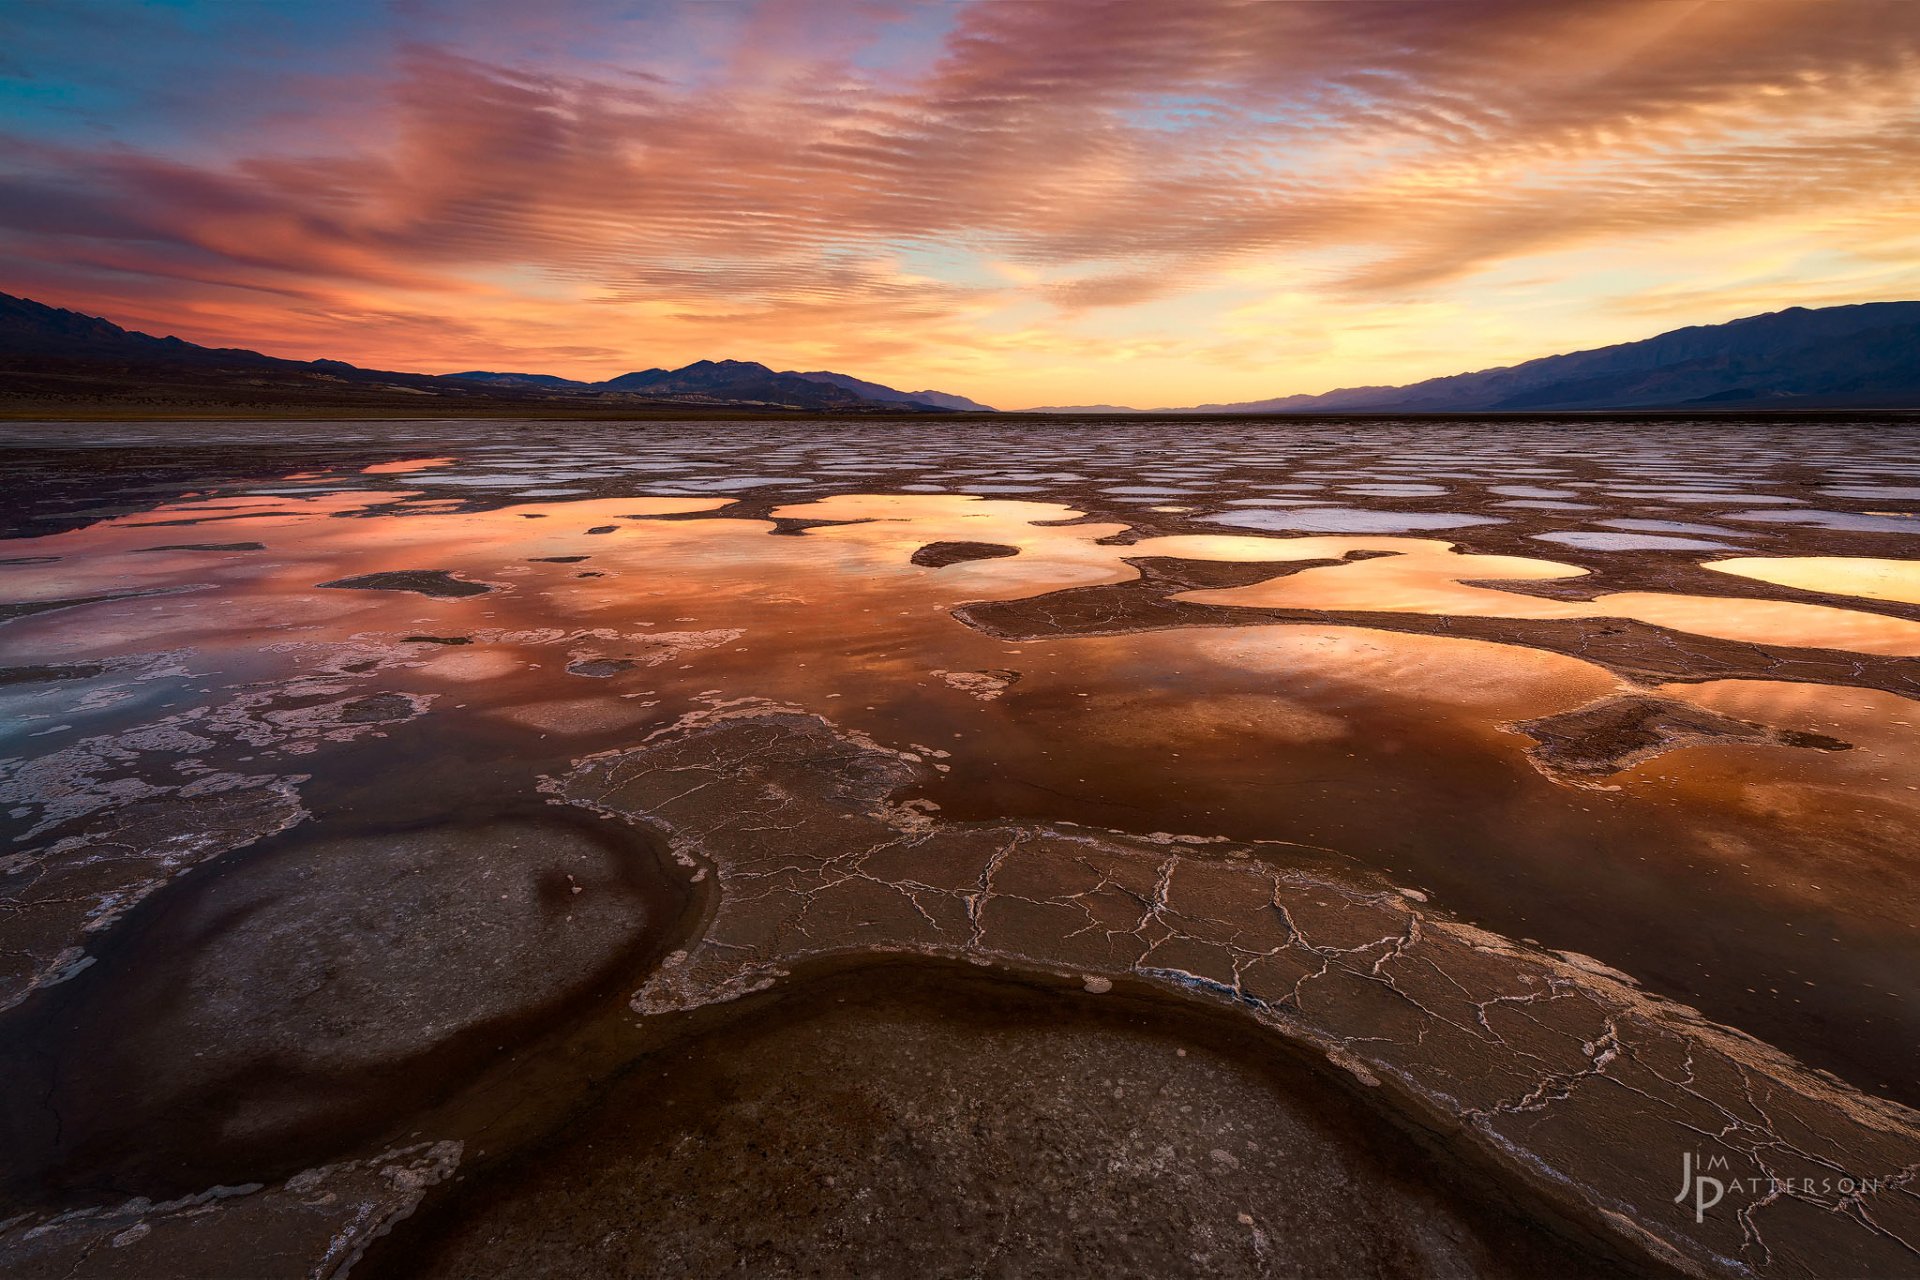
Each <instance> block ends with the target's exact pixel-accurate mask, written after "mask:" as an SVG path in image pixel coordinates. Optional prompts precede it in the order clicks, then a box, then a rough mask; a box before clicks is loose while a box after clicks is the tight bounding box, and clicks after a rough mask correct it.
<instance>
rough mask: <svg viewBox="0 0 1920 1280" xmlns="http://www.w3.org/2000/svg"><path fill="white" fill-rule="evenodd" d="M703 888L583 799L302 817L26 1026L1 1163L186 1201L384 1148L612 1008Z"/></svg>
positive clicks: (8, 1059) (48, 1178) (48, 1183)
mask: <svg viewBox="0 0 1920 1280" xmlns="http://www.w3.org/2000/svg"><path fill="white" fill-rule="evenodd" d="M691 899H692V895H691V894H690V893H689V889H688V886H687V885H686V884H685V880H684V877H683V876H680V875H678V874H676V873H675V869H674V868H673V867H672V865H671V864H670V863H668V862H667V861H666V860H665V859H664V858H662V857H661V856H660V855H659V854H658V853H657V852H655V851H653V850H650V849H649V848H648V847H647V844H646V842H645V840H644V839H643V838H640V837H639V833H637V832H631V831H626V830H621V829H618V828H616V827H615V826H614V824H609V823H598V822H593V821H591V820H589V819H586V818H585V815H580V816H579V818H573V817H570V816H569V815H566V814H564V813H554V812H552V811H548V812H541V811H540V810H539V809H535V810H533V811H532V812H526V813H511V812H509V813H502V814H499V815H495V816H493V817H491V818H486V819H472V820H467V821H456V822H437V823H429V824H425V825H418V826H413V827H407V828H401V829H375V830H369V831H361V832H357V833H352V834H342V833H332V834H329V833H328V830H327V829H326V828H325V827H324V825H323V826H322V827H320V828H314V827H308V828H304V829H303V830H302V831H301V832H298V833H295V834H293V835H290V836H287V837H283V838H282V839H281V840H279V841H277V842H275V843H274V844H271V845H268V846H264V847H262V848H261V849H259V850H256V851H253V852H252V853H251V854H250V855H249V856H248V857H246V858H244V859H239V860H236V861H234V862H233V863H232V864H231V865H226V866H222V867H220V868H218V869H215V870H213V871H211V872H209V873H207V874H205V875H204V876H203V877H197V878H196V883H194V884H193V886H192V892H185V893H177V894H170V895H166V896H163V897H161V898H158V899H156V900H155V901H154V902H153V903H152V904H151V909H150V910H149V911H147V912H146V913H144V914H143V916H142V917H141V918H140V919H139V920H138V921H135V922H133V924H132V927H129V928H128V929H127V930H125V932H124V935H123V936H122V937H120V938H119V939H117V940H116V941H115V942H114V943H113V945H112V946H111V947H110V948H108V949H107V951H106V953H105V954H104V955H103V958H102V960H101V962H100V963H99V964H98V965H97V966H96V967H95V968H93V969H92V970H91V971H90V972H88V973H86V974H84V975H82V976H81V977H80V978H79V979H78V980H76V981H74V982H73V983H71V984H70V985H69V986H67V987H66V988H65V989H63V990H61V991H60V992H58V993H57V995H56V996H55V998H54V999H52V1000H50V1001H48V1002H47V1003H46V1004H45V1005H44V1006H41V1007H38V1008H36V1009H34V1010H33V1011H32V1013H31V1014H30V1016H29V1017H27V1018H25V1019H23V1020H21V1021H18V1022H16V1023H15V1025H14V1027H13V1028H12V1032H13V1033H14V1034H13V1036H12V1041H13V1044H14V1046H15V1048H14V1049H13V1050H12V1051H9V1052H6V1053H4V1054H0V1060H4V1064H5V1066H6V1068H7V1071H8V1074H9V1076H10V1077H11V1078H12V1079H14V1080H16V1081H17V1082H19V1085H18V1087H17V1088H16V1089H14V1090H12V1091H10V1094H9V1097H8V1099H7V1101H6V1103H5V1105H4V1106H0V1129H4V1131H5V1133H6V1134H7V1137H8V1143H7V1145H8V1149H9V1150H8V1158H7V1160H6V1169H5V1174H6V1176H7V1179H8V1181H10V1182H13V1183H15V1184H18V1185H19V1186H20V1187H21V1188H22V1189H29V1190H30V1189H32V1188H36V1187H37V1188H38V1189H39V1191H40V1193H41V1194H42V1195H45V1194H64V1195H65V1196H67V1197H69V1198H85V1197H86V1196H88V1195H89V1194H96V1195H97V1194H98V1191H99V1189H100V1188H103V1187H126V1188H137V1189H138V1190H140V1191H142V1192H145V1193H147V1194H150V1195H152V1194H158V1195H162V1196H165V1195H180V1194H185V1193H190V1192H193V1191H198V1190H200V1189H202V1188H204V1187H206V1186H208V1185H210V1184H213V1183H232V1182H247V1181H250V1180H252V1179H257V1178H259V1177H260V1176H261V1175H263V1174H267V1175H272V1174H275V1173H278V1172H284V1171H288V1170H295V1169H299V1168H300V1167H301V1166H302V1165H303V1164H309V1163H311V1162H313V1161H316V1160H320V1159H325V1158H328V1157H333V1156H336V1155H338V1154H339V1153H341V1152H342V1151H343V1150H349V1149H352V1148H353V1147H354V1145H355V1144H365V1143H368V1142H372V1141H376V1140H378V1137H379V1135H380V1133H381V1132H382V1131H383V1130H384V1129H387V1128H389V1127H391V1126H394V1125H398V1124H401V1123H403V1122H404V1121H406V1120H407V1118H408V1117H410V1116H411V1115H413V1114H415V1113H417V1112H419V1111H420V1110H422V1109H423V1108H426V1107H429V1106H431V1105H433V1104H435V1103H436V1102H438V1101H439V1100H440V1099H441V1098H442V1097H444V1096H445V1095H446V1094H447V1093H448V1092H450V1091H454V1092H457V1091H458V1090H459V1089H460V1088H461V1087H462V1084H463V1082H464V1081H466V1080H468V1079H470V1078H472V1077H473V1076H475V1075H476V1074H477V1073H479V1072H481V1071H483V1070H484V1069H485V1068H486V1067H487V1066H489V1065H490V1064H491V1063H492V1062H493V1061H495V1060H496V1059H497V1058H498V1057H499V1055H501V1054H502V1053H504V1052H506V1051H508V1050H510V1049H515V1048H518V1047H519V1046H521V1045H523V1044H526V1043H528V1042H530V1041H532V1040H534V1039H536V1038H538V1037H539V1036H540V1035H541V1034H542V1033H543V1032H545V1031H548V1030H550V1029H552V1028H555V1027H564V1026H566V1025H569V1024H571V1023H573V1022H575V1021H577V1020H578V1019H580V1018H581V1017H582V1016H585V1015H587V1014H589V1013H590V1012H591V1010H592V1009H593V1008H594V1007H595V1006H597V1005H599V1004H602V1003H605V1002H606V1001H608V1000H610V999H612V1000H617V998H618V993H619V992H620V991H622V990H624V989H625V988H626V986H627V985H629V984H630V983H631V982H632V981H634V980H635V975H638V974H644V973H646V972H647V971H648V970H649V969H650V968H651V967H652V965H653V964H654V963H655V962H657V960H658V959H659V957H660V955H661V953H662V951H664V950H665V948H666V947H668V946H670V945H672V944H673V942H674V940H675V939H676V938H678V937H681V936H683V934H684V929H685V926H686V924H687V917H688V913H689V910H690V909H691V907H692V901H691ZM361 1149H362V1150H365V1149H366V1148H365V1147H364V1146H361ZM302 1176H305V1175H302ZM4 1256H6V1255H5V1253H4V1251H0V1257H4ZM213 1256H217V1255H208V1257H213Z"/></svg>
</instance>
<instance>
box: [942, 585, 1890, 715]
mask: <svg viewBox="0 0 1920 1280" xmlns="http://www.w3.org/2000/svg"><path fill="white" fill-rule="evenodd" d="M1126 563H1128V564H1130V565H1132V566H1133V567H1134V568H1136V569H1138V570H1139V571H1140V577H1139V578H1138V579H1137V580H1135V581H1131V582H1120V583H1113V584H1110V585H1105V586H1097V587H1074V588H1069V589H1068V590H1065V591H1054V592H1049V593H1047V594H1045V595H1039V596H1031V597H1028V598H1026V599H1024V600H996V601H981V602H976V603H972V604H964V605H961V606H959V607H958V608H956V609H954V610H953V616H954V617H955V618H956V619H958V620H959V621H960V622H962V623H965V624H966V625H967V626H970V627H973V628H975V629H976V630H979V631H983V632H985V633H986V634H988V635H990V636H994V637H996V638H998V639H1002V640H1014V641H1021V640H1041V639H1049V638H1053V637H1065V636H1102V635H1124V634H1127V633H1130V632H1136V631H1157V630H1164V629H1167V628H1171V627H1246V626H1258V625H1261V624H1264V623H1275V622H1305V623H1313V624H1316V625H1321V626H1354V627H1370V628H1373V629H1374V630H1376V631H1402V632H1411V633H1415V634H1421V635H1451V636H1461V637H1465V638H1467V639H1472V640H1487V641H1492V642H1494V643H1499V644H1517V645H1524V646H1526V647H1528V648H1532V649H1542V650H1545V651H1547V652H1550V653H1561V654H1566V655H1568V656H1569V657H1574V658H1580V659H1582V660H1583V661H1586V662H1591V663H1593V664H1594V665H1596V666H1600V667H1604V668H1606V669H1607V670H1609V671H1612V672H1613V673H1615V674H1616V675H1619V676H1623V677H1625V678H1627V679H1629V680H1636V681H1644V682H1664V681H1676V680H1679V681H1704V680H1726V679H1744V680H1791V681H1798V682H1802V683H1808V684H1832V685H1851V686H1857V687H1860V688H1867V689H1884V690H1886V691H1887V692H1889V693H1898V694H1903V695H1905V696H1907V697H1920V659H1913V658H1893V657H1880V656H1876V655H1872V654H1862V653H1849V652H1843V651H1840V650H1829V649H1798V648H1790V647H1787V646H1784V645H1762V644H1747V643H1741V642H1739V641H1733V640H1719V639H1715V638H1713V637H1710V636H1700V635H1693V634H1690V633H1687V632H1681V631H1673V630H1669V629H1667V628H1665V627H1657V626H1653V625H1651V624H1649V623H1644V622H1637V621H1634V620H1632V619H1629V618H1576V619H1537V618H1475V617H1466V616H1459V615H1449V614H1423V613H1393V612H1384V611H1340V610H1324V609H1264V608H1249V607H1244V606H1239V605H1234V606H1227V605H1212V604H1200V603H1196V602H1194V601H1190V600H1178V599H1174V598H1173V597H1174V596H1176V595H1178V594H1179V593H1180V592H1183V591H1191V590H1196V589H1205V588H1213V587H1225V586H1242V585H1246V584H1249V583H1253V582H1260V581H1264V580H1266V579H1268V578H1274V577H1279V576H1282V575H1284V574H1288V573H1297V572H1299V571H1300V570H1303V569H1307V568H1312V567H1316V566H1318V565H1323V564H1329V563H1333V562H1331V561H1301V562H1299V563H1296V564H1233V565H1218V564H1209V563H1206V562H1203V561H1193V560H1173V559H1165V558H1159V557H1143V558H1141V559H1137V560H1133V559H1130V560H1128V561H1127V562H1126ZM1509 585H1510V584H1507V583H1501V584H1500V586H1501V587H1502V589H1506V588H1507V587H1508V586H1509Z"/></svg>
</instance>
